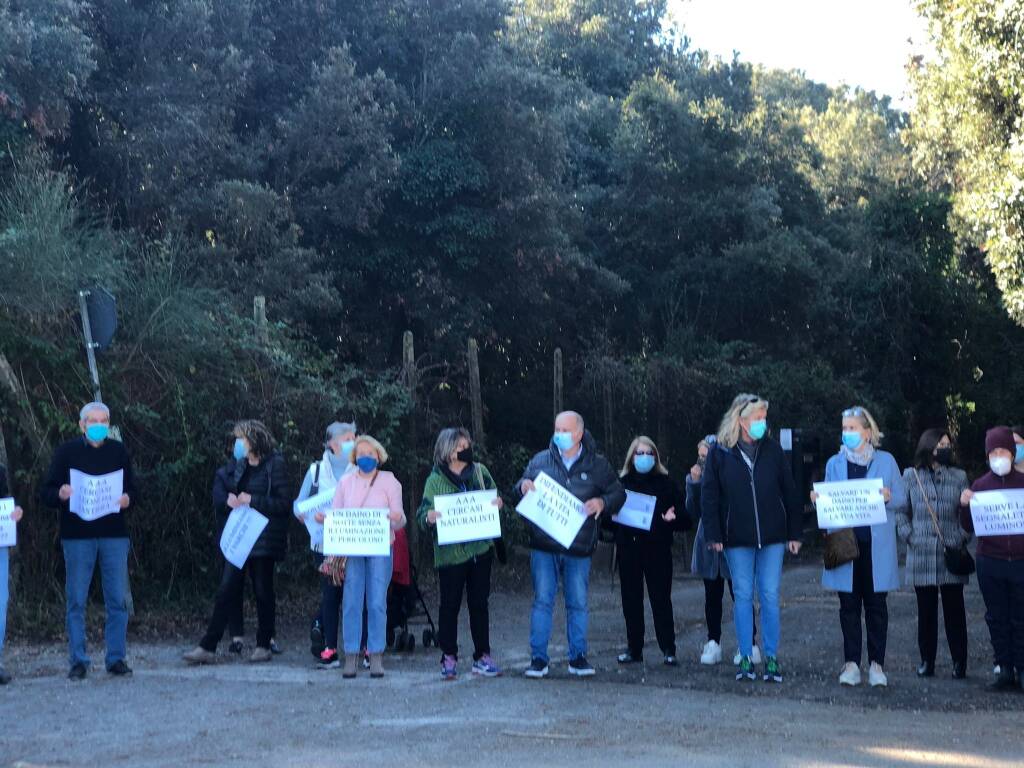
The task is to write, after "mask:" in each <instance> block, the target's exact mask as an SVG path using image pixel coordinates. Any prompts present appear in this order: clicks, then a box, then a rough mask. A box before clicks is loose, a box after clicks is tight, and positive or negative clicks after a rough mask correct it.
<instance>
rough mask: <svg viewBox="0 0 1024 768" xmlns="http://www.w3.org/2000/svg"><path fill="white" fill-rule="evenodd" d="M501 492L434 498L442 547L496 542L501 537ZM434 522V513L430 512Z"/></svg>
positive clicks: (471, 492) (439, 542) (444, 495)
mask: <svg viewBox="0 0 1024 768" xmlns="http://www.w3.org/2000/svg"><path fill="white" fill-rule="evenodd" d="M499 501H500V499H498V492H497V491H495V490H489V491H469V492H467V493H447V494H443V495H441V496H435V497H434V507H435V508H434V509H433V510H431V511H432V512H434V515H435V516H434V524H435V525H436V526H437V543H438V544H442V545H444V544H461V543H463V542H467V541H482V540H485V539H496V538H498V537H499V536H501V518H500V516H499V514H498V507H499V505H498V502H499ZM427 519H428V520H429V519H430V513H429V512H428V513H427Z"/></svg>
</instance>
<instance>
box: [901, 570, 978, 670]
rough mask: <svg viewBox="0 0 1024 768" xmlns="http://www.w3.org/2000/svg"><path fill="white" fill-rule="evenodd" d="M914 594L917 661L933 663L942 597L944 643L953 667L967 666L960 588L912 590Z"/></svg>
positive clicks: (944, 585)
mask: <svg viewBox="0 0 1024 768" xmlns="http://www.w3.org/2000/svg"><path fill="white" fill-rule="evenodd" d="M914 591H915V592H916V593H917V647H918V649H919V650H920V651H921V661H926V662H929V663H930V664H935V656H936V654H937V653H938V649H939V595H940V594H941V595H942V621H943V623H944V624H945V625H946V642H947V643H949V655H950V657H951V658H952V659H953V663H954V664H965V665H966V664H967V612H966V611H965V610H964V585H963V584H943V585H942V586H940V587H914Z"/></svg>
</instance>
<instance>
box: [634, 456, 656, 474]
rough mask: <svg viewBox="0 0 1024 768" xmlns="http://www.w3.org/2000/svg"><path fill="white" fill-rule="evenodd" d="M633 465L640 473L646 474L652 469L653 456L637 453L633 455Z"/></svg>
mask: <svg viewBox="0 0 1024 768" xmlns="http://www.w3.org/2000/svg"><path fill="white" fill-rule="evenodd" d="M633 466H634V467H636V471H637V472H639V473H640V474H641V475H646V474H647V473H648V472H650V471H651V470H652V469H654V457H653V456H649V455H648V454H646V453H644V454H637V455H636V456H634V457H633Z"/></svg>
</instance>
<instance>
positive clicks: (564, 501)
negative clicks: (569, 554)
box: [516, 472, 587, 549]
mask: <svg viewBox="0 0 1024 768" xmlns="http://www.w3.org/2000/svg"><path fill="white" fill-rule="evenodd" d="M533 486H534V489H533V490H532V491H530V492H529V493H527V494H526V495H525V496H524V497H523V500H522V501H520V502H519V506H517V507H516V512H518V513H519V514H520V515H522V516H523V517H525V518H526V519H527V520H529V521H530V522H532V523H533V524H534V525H536V526H537V527H538V528H540V529H541V530H542V531H544V533H546V534H547V535H548V536H550V537H551V538H553V539H554V540H555V541H557V542H558V543H559V544H561V545H562V546H563V547H565V548H566V549H568V548H569V547H570V546H572V542H573V540H574V539H575V538H576V534H578V533H579V532H580V528H582V527H583V523H584V521H585V520H586V519H587V515H586V512H584V510H583V502H582V501H580V500H579V499H577V498H576V497H575V496H573V495H572V494H571V493H570V492H569V491H567V490H566V489H565V488H563V487H562V486H560V485H559V484H558V483H556V482H555V481H554V480H552V479H551V477H550V476H548V475H547V474H545V473H544V472H541V473H540V474H539V475H537V479H536V480H534V481H533Z"/></svg>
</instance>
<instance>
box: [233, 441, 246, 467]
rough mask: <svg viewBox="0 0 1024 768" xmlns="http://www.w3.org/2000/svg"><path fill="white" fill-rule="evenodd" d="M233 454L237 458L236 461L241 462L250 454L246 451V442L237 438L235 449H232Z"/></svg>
mask: <svg viewBox="0 0 1024 768" xmlns="http://www.w3.org/2000/svg"><path fill="white" fill-rule="evenodd" d="M231 454H232V455H233V456H234V457H235V461H241V460H242V459H244V458H245V457H246V456H248V455H249V452H248V451H247V450H245V440H243V439H242V438H240V437H236V438H235V447H234V448H233V449H232V451H231Z"/></svg>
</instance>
